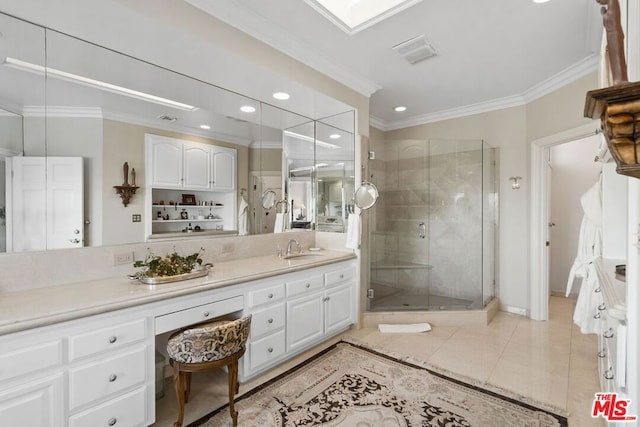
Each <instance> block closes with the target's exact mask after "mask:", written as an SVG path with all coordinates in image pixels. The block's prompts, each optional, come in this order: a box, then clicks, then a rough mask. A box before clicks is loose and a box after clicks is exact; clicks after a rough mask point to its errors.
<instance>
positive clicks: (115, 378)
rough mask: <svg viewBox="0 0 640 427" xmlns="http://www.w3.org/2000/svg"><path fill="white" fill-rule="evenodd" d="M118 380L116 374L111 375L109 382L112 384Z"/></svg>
mask: <svg viewBox="0 0 640 427" xmlns="http://www.w3.org/2000/svg"><path fill="white" fill-rule="evenodd" d="M117 379H118V376H117V375H116V374H111V375H109V382H110V383H112V382H114V381H115V380H117Z"/></svg>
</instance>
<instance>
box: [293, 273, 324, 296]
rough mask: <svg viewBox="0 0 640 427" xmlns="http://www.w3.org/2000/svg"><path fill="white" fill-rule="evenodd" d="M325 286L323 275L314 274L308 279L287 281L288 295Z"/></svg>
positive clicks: (299, 293) (300, 293)
mask: <svg viewBox="0 0 640 427" xmlns="http://www.w3.org/2000/svg"><path fill="white" fill-rule="evenodd" d="M323 288H324V280H323V278H322V276H312V277H310V278H308V279H303V280H297V281H295V282H289V283H287V296H289V297H291V296H295V295H302V294H304V293H308V292H312V291H316V290H319V289H323Z"/></svg>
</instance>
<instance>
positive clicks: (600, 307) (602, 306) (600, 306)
mask: <svg viewBox="0 0 640 427" xmlns="http://www.w3.org/2000/svg"><path fill="white" fill-rule="evenodd" d="M605 308H607V306H606V305H604V303H602V304H600V305H599V306H598V310H600V311H602V310H604V309H605Z"/></svg>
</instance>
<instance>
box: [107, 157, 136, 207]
mask: <svg viewBox="0 0 640 427" xmlns="http://www.w3.org/2000/svg"><path fill="white" fill-rule="evenodd" d="M122 173H123V175H124V182H123V183H122V185H114V186H113V188H115V189H116V193H118V195H120V198H121V199H122V204H123V205H124V206H125V207H127V205H128V204H129V201H130V200H131V197H133V195H134V194H136V190H137V189H138V188H140V187H136V170H135V168H133V169H131V184H129V163H127V162H124V165H122Z"/></svg>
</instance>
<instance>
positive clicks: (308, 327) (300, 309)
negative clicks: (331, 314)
mask: <svg viewBox="0 0 640 427" xmlns="http://www.w3.org/2000/svg"><path fill="white" fill-rule="evenodd" d="M322 299H323V294H322V293H317V294H314V295H310V296H306V297H303V298H298V299H296V300H293V301H288V302H287V351H295V350H297V349H299V348H303V347H306V346H307V345H308V344H309V343H311V342H314V341H316V340H318V339H319V338H321V337H322V336H324V319H323V317H324V316H323V314H324V302H323V301H322Z"/></svg>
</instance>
